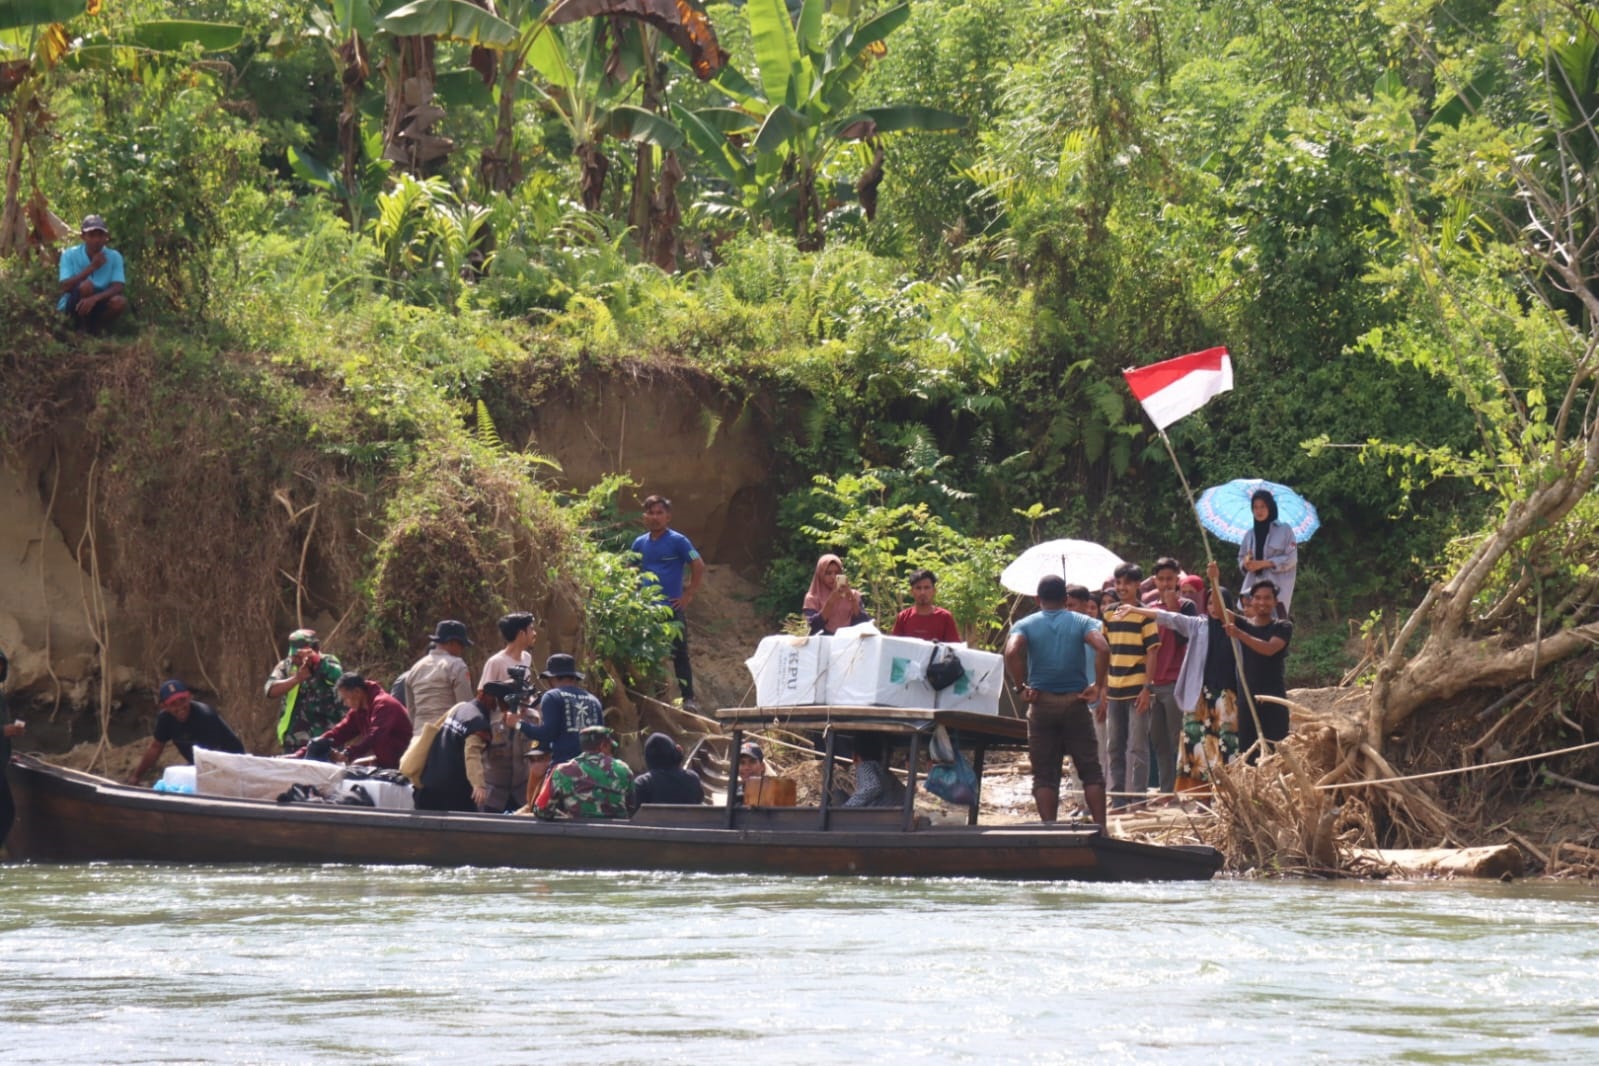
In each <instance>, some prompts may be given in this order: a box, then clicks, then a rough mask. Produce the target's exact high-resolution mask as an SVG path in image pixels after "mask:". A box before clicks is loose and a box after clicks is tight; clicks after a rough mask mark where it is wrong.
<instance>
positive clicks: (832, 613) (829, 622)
mask: <svg viewBox="0 0 1599 1066" xmlns="http://www.w3.org/2000/svg"><path fill="white" fill-rule="evenodd" d="M802 610H803V611H804V614H805V621H807V622H809V623H810V626H811V633H812V635H815V634H817V633H823V634H826V635H827V636H832V635H833V634H834V633H837V632H838V631H839V630H840V629H843V628H844V627H845V626H856V625H860V624H861V623H862V622H870V621H871V620H872V619H871V616H870V615H868V614H867V613H866V608H865V606H864V605H863V604H862V603H861V594H860V593H859V592H857V591H856V590H855V589H853V588H851V587H850V583H849V578H848V577H847V576H845V574H844V560H842V559H840V558H839V557H838V556H836V555H824V556H822V557H821V558H820V559H818V560H816V572H815V573H814V574H812V575H811V587H810V588H809V589H807V590H806V592H805V603H804V605H803V608H802Z"/></svg>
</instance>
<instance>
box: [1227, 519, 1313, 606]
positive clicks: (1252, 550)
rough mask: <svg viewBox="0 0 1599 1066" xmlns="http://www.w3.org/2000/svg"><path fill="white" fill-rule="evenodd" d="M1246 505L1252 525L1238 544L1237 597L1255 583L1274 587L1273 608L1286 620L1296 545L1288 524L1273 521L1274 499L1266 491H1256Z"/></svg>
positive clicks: (1294, 569)
mask: <svg viewBox="0 0 1599 1066" xmlns="http://www.w3.org/2000/svg"><path fill="white" fill-rule="evenodd" d="M1249 506H1250V508H1251V509H1252V510H1253V511H1254V514H1255V524H1254V526H1253V527H1252V528H1251V529H1250V530H1249V531H1248V532H1246V533H1245V534H1244V541H1243V543H1242V544H1240V545H1238V568H1239V569H1240V570H1242V571H1243V574H1244V580H1243V583H1242V584H1241V585H1240V586H1239V589H1238V595H1239V597H1240V598H1243V597H1247V596H1248V595H1249V590H1250V589H1252V588H1254V587H1255V586H1256V585H1257V584H1259V583H1260V582H1262V581H1270V582H1271V583H1272V584H1274V585H1276V586H1277V606H1278V608H1279V610H1280V611H1281V615H1282V617H1284V618H1286V617H1288V614H1289V611H1290V610H1291V606H1290V601H1291V600H1292V599H1293V598H1294V578H1295V577H1296V576H1297V574H1296V571H1297V569H1298V566H1299V546H1298V544H1296V543H1295V542H1294V531H1293V530H1292V529H1290V528H1288V523H1286V522H1279V521H1278V520H1277V497H1275V496H1273V495H1272V494H1271V493H1270V492H1269V491H1268V490H1266V489H1256V490H1255V494H1254V495H1253V496H1251V497H1250V498H1249Z"/></svg>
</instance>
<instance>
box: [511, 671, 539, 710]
mask: <svg viewBox="0 0 1599 1066" xmlns="http://www.w3.org/2000/svg"><path fill="white" fill-rule="evenodd" d="M529 669H530V668H529V667H526V666H522V665H520V664H518V665H516V666H511V667H507V668H506V671H505V672H506V673H507V674H508V675H510V678H511V681H512V682H513V683H514V684H515V685H516V691H515V692H513V693H511V694H510V695H509V696H507V697H506V698H505V707H506V709H507V710H510V711H515V712H516V713H517V714H522V713H523V712H524V711H526V710H527V709H528V708H529V707H531V706H532V705H533V704H535V703H537V702H538V698H539V688H538V685H536V684H534V683H533V681H532V680H531V679H530V678H529V676H528V671H529Z"/></svg>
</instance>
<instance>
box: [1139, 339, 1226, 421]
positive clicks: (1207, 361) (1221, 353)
mask: <svg viewBox="0 0 1599 1066" xmlns="http://www.w3.org/2000/svg"><path fill="white" fill-rule="evenodd" d="M1122 377H1124V378H1126V379H1127V385H1128V387H1129V388H1131V389H1132V390H1133V395H1134V396H1136V397H1138V402H1139V403H1141V404H1143V405H1144V411H1145V412H1146V413H1148V415H1149V420H1150V421H1151V422H1153V423H1155V428H1156V429H1162V430H1163V429H1165V428H1166V427H1167V426H1169V425H1171V424H1172V423H1173V422H1175V421H1177V420H1178V419H1179V418H1181V417H1183V416H1184V415H1191V414H1193V413H1194V412H1195V411H1197V410H1199V409H1200V408H1201V407H1203V406H1205V404H1206V403H1208V402H1209V401H1210V398H1211V397H1212V396H1217V395H1220V394H1221V393H1224V392H1230V391H1232V387H1233V361H1232V359H1231V358H1230V357H1229V356H1228V355H1227V349H1226V348H1206V349H1205V350H1204V351H1202V352H1194V353H1193V354H1192V355H1179V356H1178V357H1177V358H1176V359H1167V360H1166V361H1165V362H1163V363H1154V364H1152V365H1150V366H1141V367H1139V368H1138V369H1136V370H1123V371H1122Z"/></svg>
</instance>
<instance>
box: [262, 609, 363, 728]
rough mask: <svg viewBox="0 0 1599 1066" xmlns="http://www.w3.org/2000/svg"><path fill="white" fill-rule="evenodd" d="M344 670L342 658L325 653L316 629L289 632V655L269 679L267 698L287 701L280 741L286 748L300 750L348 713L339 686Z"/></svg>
mask: <svg viewBox="0 0 1599 1066" xmlns="http://www.w3.org/2000/svg"><path fill="white" fill-rule="evenodd" d="M343 673H344V667H342V666H340V665H339V660H338V659H336V658H334V657H333V656H331V655H323V654H322V641H321V638H319V637H318V636H317V635H316V631H315V630H312V629H296V630H295V631H294V632H293V633H290V634H289V657H288V658H287V659H284V660H283V661H282V662H280V663H278V665H277V666H276V667H274V668H273V670H272V676H271V677H268V678H267V683H266V695H267V699H269V700H276V699H281V700H282V701H283V712H282V713H281V714H280V715H279V716H278V742H279V743H280V744H282V745H283V750H284V751H285V752H291V751H298V750H300V749H301V748H303V747H305V745H306V744H307V743H308V742H309V741H310V739H311V738H312V737H319V736H321V735H322V734H323V733H326V732H327V731H328V730H329V729H332V728H333V727H334V726H335V725H337V724H338V723H339V721H340V720H341V719H342V718H343V717H344V713H345V706H344V702H343V701H342V700H340V699H339V693H338V688H337V686H338V683H339V676H340V675H341V674H343Z"/></svg>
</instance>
